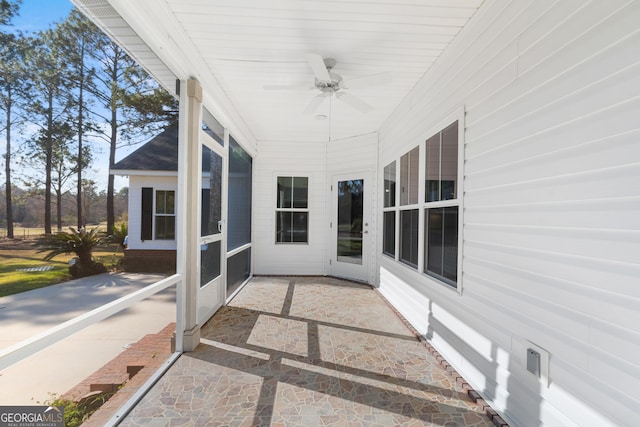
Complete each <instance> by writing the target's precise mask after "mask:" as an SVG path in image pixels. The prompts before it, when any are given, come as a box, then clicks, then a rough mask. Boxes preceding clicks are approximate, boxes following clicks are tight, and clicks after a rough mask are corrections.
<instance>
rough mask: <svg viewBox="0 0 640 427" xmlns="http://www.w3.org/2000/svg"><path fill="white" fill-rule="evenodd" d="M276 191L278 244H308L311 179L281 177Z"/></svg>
mask: <svg viewBox="0 0 640 427" xmlns="http://www.w3.org/2000/svg"><path fill="white" fill-rule="evenodd" d="M276 191H277V196H276V198H277V200H276V243H308V242H309V203H308V198H309V178H308V177H304V176H279V177H278V182H277V190H276Z"/></svg>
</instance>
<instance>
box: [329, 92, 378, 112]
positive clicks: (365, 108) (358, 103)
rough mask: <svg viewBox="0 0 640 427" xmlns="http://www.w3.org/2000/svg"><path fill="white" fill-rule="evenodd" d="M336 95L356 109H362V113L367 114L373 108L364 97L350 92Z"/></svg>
mask: <svg viewBox="0 0 640 427" xmlns="http://www.w3.org/2000/svg"><path fill="white" fill-rule="evenodd" d="M336 97H337V98H338V99H339V100H340V101H342V102H344V103H345V104H347V105H349V106H351V107H353V108H354V109H356V110H358V111H360V112H361V113H364V114H366V113H368V112H370V111H372V110H373V107H372V106H371V105H369V104H367V103H366V102H364V101H363V100H362V99H360V98H358V97H356V96H353V95H351V94H350V93H347V92H340V93H338V94H336Z"/></svg>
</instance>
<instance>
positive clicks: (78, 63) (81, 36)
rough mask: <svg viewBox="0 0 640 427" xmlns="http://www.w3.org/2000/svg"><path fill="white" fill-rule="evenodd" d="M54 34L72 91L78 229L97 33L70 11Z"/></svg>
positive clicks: (82, 220)
mask: <svg viewBox="0 0 640 427" xmlns="http://www.w3.org/2000/svg"><path fill="white" fill-rule="evenodd" d="M56 32H57V33H58V37H59V40H60V41H61V42H62V43H61V45H60V51H61V53H62V54H63V55H64V57H65V59H66V63H67V69H68V73H67V74H66V75H67V76H68V78H69V80H70V85H71V88H72V90H73V91H72V93H70V101H71V103H72V104H73V109H75V110H76V114H75V118H74V121H75V124H76V126H75V127H76V129H75V132H76V134H77V141H78V148H77V157H76V160H77V163H76V164H77V167H76V168H75V170H76V174H77V179H76V184H77V192H76V209H77V224H78V227H83V226H84V225H85V224H86V218H85V217H84V215H83V209H82V185H83V184H82V172H83V170H84V169H85V168H86V167H88V166H89V165H90V162H87V161H86V160H87V159H85V155H87V154H88V155H90V150H88V147H89V146H88V145H85V144H84V141H83V137H84V135H85V133H86V132H87V131H89V130H91V129H95V128H96V127H95V125H94V124H93V123H92V122H91V121H90V120H88V118H89V117H87V108H86V105H85V104H88V102H89V101H90V99H89V98H88V97H87V96H86V94H85V92H87V91H88V90H89V91H91V90H93V91H95V88H94V87H93V75H94V73H95V68H94V67H93V65H92V62H91V61H90V60H89V59H90V57H89V53H90V52H91V51H93V50H94V49H95V44H96V41H97V39H98V34H99V30H98V29H97V27H96V26H95V25H94V24H93V23H91V21H89V20H88V19H87V18H86V17H85V16H84V15H82V14H81V13H80V12H79V11H78V10H77V9H74V10H72V11H71V13H70V14H69V16H68V17H67V18H66V19H65V21H63V22H62V23H61V24H60V25H58V26H57V27H56Z"/></svg>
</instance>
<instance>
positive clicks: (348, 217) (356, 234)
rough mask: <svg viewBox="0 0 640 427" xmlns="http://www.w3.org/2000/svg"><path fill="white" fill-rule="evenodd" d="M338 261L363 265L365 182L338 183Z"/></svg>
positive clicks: (355, 180) (348, 181) (357, 180)
mask: <svg viewBox="0 0 640 427" xmlns="http://www.w3.org/2000/svg"><path fill="white" fill-rule="evenodd" d="M337 190H338V213H337V214H338V221H337V228H338V230H337V233H338V235H337V246H336V251H337V260H338V261H339V262H347V263H350V264H359V265H362V235H363V229H362V225H363V223H364V218H363V204H362V203H363V196H364V180H362V179H354V180H347V181H338V185H337Z"/></svg>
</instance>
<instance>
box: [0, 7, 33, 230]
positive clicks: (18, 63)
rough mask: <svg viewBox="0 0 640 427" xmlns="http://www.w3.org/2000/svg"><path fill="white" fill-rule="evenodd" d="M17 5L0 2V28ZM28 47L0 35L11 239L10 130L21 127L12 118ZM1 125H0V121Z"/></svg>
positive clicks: (19, 40)
mask: <svg viewBox="0 0 640 427" xmlns="http://www.w3.org/2000/svg"><path fill="white" fill-rule="evenodd" d="M19 4H20V2H19V1H18V2H10V1H5V0H3V1H0V24H9V23H10V20H11V18H12V17H13V16H14V15H16V14H17V12H18V6H19ZM27 48H28V45H27V42H26V39H25V38H24V37H22V35H20V34H17V35H16V34H10V33H4V32H0V110H3V112H4V117H3V118H2V119H4V126H3V127H2V128H0V131H2V130H4V133H5V144H6V145H5V154H4V160H5V207H6V215H7V237H9V238H10V239H13V238H14V232H13V221H14V219H13V188H12V185H13V184H12V180H11V178H12V176H11V175H12V174H11V166H12V142H13V141H12V139H11V138H12V134H11V132H12V130H13V129H14V128H15V127H16V126H17V125H20V123H21V119H22V118H21V117H20V116H19V115H17V114H16V112H18V111H19V108H20V104H21V103H22V101H23V100H24V96H23V95H24V89H25V87H26V85H27V81H26V80H25V78H24V76H25V73H24V69H23V67H22V62H23V59H24V55H25V52H26V51H27ZM2 119H0V120H2ZM0 123H1V121H0Z"/></svg>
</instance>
